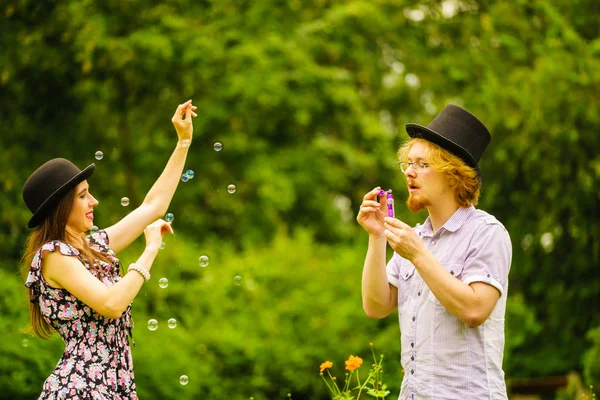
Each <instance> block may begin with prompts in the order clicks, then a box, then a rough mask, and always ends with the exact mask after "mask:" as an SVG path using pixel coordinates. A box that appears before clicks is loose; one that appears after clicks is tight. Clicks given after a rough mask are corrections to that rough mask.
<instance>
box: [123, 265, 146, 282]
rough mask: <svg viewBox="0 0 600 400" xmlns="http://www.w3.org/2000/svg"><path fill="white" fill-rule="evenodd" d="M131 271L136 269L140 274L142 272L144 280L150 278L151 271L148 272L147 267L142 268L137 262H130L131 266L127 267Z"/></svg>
mask: <svg viewBox="0 0 600 400" xmlns="http://www.w3.org/2000/svg"><path fill="white" fill-rule="evenodd" d="M129 271H135V272H137V273H138V274H140V275H141V276H142V278H144V282H146V281H148V280H149V279H150V272H148V270H147V269H145V268H142V267H140V266H139V265H137V264H129V268H127V272H129Z"/></svg>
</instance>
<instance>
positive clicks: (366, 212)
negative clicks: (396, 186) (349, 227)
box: [356, 187, 387, 237]
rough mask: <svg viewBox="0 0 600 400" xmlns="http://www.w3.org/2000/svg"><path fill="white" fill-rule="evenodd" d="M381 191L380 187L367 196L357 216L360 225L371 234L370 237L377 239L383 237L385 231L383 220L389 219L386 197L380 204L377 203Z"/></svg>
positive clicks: (382, 198) (383, 197)
mask: <svg viewBox="0 0 600 400" xmlns="http://www.w3.org/2000/svg"><path fill="white" fill-rule="evenodd" d="M380 190H381V188H380V187H376V188H375V189H373V190H371V191H370V192H368V193H367V194H365V197H363V202H362V204H361V205H360V210H359V211H358V215H357V216H356V220H357V221H358V223H359V224H360V225H361V226H362V227H363V228H364V229H365V230H366V231H367V232H368V233H369V235H373V236H377V237H383V232H384V231H385V228H384V227H383V222H384V221H383V220H384V218H385V217H387V208H386V207H387V199H386V196H382V197H381V200H380V202H377V196H378V195H379V191H380Z"/></svg>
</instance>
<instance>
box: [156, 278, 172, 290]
mask: <svg viewBox="0 0 600 400" xmlns="http://www.w3.org/2000/svg"><path fill="white" fill-rule="evenodd" d="M158 286H160V287H161V288H163V289H164V288H166V287H167V286H169V280H168V279H167V278H160V279H159V280H158Z"/></svg>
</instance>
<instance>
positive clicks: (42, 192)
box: [23, 158, 96, 228]
mask: <svg viewBox="0 0 600 400" xmlns="http://www.w3.org/2000/svg"><path fill="white" fill-rule="evenodd" d="M95 170H96V165H95V164H91V165H89V166H88V167H87V168H85V169H84V170H83V171H82V170H80V169H79V168H77V166H76V165H75V164H73V163H72V162H71V161H69V160H65V159H64V158H54V159H52V160H50V161H48V162H46V163H45V164H43V165H42V166H41V167H39V168H38V169H36V170H35V172H34V173H33V174H31V176H30V177H29V178H27V182H25V185H23V200H25V204H27V207H29V210H31V212H32V213H33V216H32V217H31V219H30V220H29V223H28V224H27V227H29V228H35V227H36V226H38V225H39V224H40V223H41V222H42V221H43V220H44V218H46V217H47V216H48V214H49V213H50V211H52V210H53V209H54V208H55V207H56V206H57V205H58V203H59V202H60V199H62V197H63V196H64V195H65V194H66V193H67V192H68V191H69V190H70V189H72V188H74V187H75V186H77V185H78V184H79V183H80V182H82V181H84V180H86V179H87V178H89V177H90V176H91V175H92V174H93V173H94V171H95Z"/></svg>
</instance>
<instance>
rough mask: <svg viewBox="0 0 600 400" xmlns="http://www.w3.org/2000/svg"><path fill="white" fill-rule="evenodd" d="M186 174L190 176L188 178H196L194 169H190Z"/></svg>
mask: <svg viewBox="0 0 600 400" xmlns="http://www.w3.org/2000/svg"><path fill="white" fill-rule="evenodd" d="M185 174H186V175H187V176H188V178H190V179H194V170H191V169H188V170H187V171H185Z"/></svg>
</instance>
